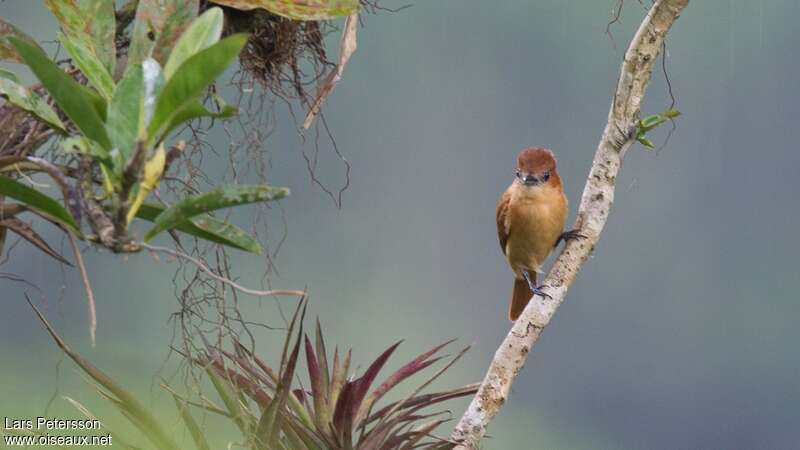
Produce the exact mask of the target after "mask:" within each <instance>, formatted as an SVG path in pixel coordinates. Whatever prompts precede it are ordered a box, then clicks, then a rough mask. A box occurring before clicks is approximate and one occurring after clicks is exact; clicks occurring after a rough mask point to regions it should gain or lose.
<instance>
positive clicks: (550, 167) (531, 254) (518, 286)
mask: <svg viewBox="0 0 800 450" xmlns="http://www.w3.org/2000/svg"><path fill="white" fill-rule="evenodd" d="M566 220H567V197H566V196H565V195H564V189H563V188H562V186H561V178H560V177H559V176H558V171H557V170H556V159H555V157H554V156H553V152H551V151H550V150H547V149H544V148H529V149H526V150H523V151H521V152H520V154H519V156H517V169H516V172H515V177H514V181H513V182H512V183H511V186H509V187H508V189H506V190H505V192H503V195H501V196H500V200H499V201H498V202H497V237H498V238H499V239H500V248H501V249H502V250H503V254H504V255H505V256H506V260H507V261H508V265H509V266H511V270H512V271H513V272H514V276H515V279H514V290H513V291H512V294H511V306H510V307H509V310H508V317H509V319H511V320H517V317H519V315H520V314H521V313H522V310H524V309H525V306H527V304H528V302H529V301H530V299H531V297H533V294H538V295H541V296H547V294H546V293H544V292H543V291H542V290H541V289H540V287H539V286H537V285H536V274H537V273H539V272H541V268H542V264H543V263H544V261H545V259H547V256H548V255H550V252H552V251H553V249H554V248H555V247H556V246H557V245H558V243H559V242H560V241H561V239H574V238H577V237H583V236H581V235H580V234H578V232H577V231H576V230H572V231H568V232H566V233H564V232H563V230H564V223H565V222H566Z"/></svg>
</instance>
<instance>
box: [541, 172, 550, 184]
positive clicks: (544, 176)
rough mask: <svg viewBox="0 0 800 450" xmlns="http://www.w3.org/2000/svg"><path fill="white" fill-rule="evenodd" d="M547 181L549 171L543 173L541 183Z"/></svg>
mask: <svg viewBox="0 0 800 450" xmlns="http://www.w3.org/2000/svg"><path fill="white" fill-rule="evenodd" d="M549 179H550V171H549V170H548V171H547V172H545V173H544V174H543V175H542V180H543V181H547V180H549Z"/></svg>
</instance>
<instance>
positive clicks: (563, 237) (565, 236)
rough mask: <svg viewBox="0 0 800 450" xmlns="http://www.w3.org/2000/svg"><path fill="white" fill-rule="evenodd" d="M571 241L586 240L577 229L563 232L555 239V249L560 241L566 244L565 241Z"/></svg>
mask: <svg viewBox="0 0 800 450" xmlns="http://www.w3.org/2000/svg"><path fill="white" fill-rule="evenodd" d="M573 239H586V236H585V235H583V234H581V230H579V229H578V230H569V231H565V232H563V233H561V234H560V235H559V236H558V239H556V245H555V247H558V244H560V243H561V241H564V242H566V241H571V240H573Z"/></svg>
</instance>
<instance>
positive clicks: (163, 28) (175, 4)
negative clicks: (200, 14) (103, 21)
mask: <svg viewBox="0 0 800 450" xmlns="http://www.w3.org/2000/svg"><path fill="white" fill-rule="evenodd" d="M197 10H198V0H139V5H138V6H137V8H136V22H134V24H133V34H132V37H131V45H130V49H129V52H128V62H129V63H132V64H138V63H141V62H143V61H144V60H145V59H147V58H151V57H152V58H153V59H155V60H156V61H158V62H159V63H161V64H164V63H165V62H166V61H167V55H169V53H170V50H171V49H172V47H173V46H174V45H175V42H176V41H177V40H178V38H179V37H180V36H181V34H183V30H185V29H186V27H188V26H189V24H190V23H191V22H192V20H193V19H194V18H195V17H196V16H197Z"/></svg>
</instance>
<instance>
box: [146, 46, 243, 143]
mask: <svg viewBox="0 0 800 450" xmlns="http://www.w3.org/2000/svg"><path fill="white" fill-rule="evenodd" d="M246 42H247V35H246V34H234V35H232V36H228V37H227V38H225V39H223V40H221V41H219V42H217V43H216V44H214V45H212V46H211V47H209V48H207V49H205V50H201V51H200V52H198V53H197V54H195V55H194V56H192V57H190V58H189V59H187V60H186V61H185V62H184V63H183V64H181V66H180V67H179V68H178V70H177V72H175V74H174V75H173V76H172V78H170V79H169V81H167V84H166V85H165V86H164V89H163V90H162V91H161V95H159V96H158V101H157V103H156V110H155V112H154V113H153V119H152V121H151V122H150V125H149V127H148V136H149V137H150V139H151V140H155V139H156V138H157V136H160V135H162V133H163V132H164V130H165V129H166V127H167V126H168V125H169V124H170V123H171V122H172V119H173V117H174V116H175V115H176V114H178V113H179V112H180V111H181V110H182V109H183V108H184V107H186V105H188V104H189V103H192V102H194V101H196V100H197V99H198V97H200V95H201V94H202V93H203V91H204V90H205V89H206V88H207V87H208V85H210V84H211V83H213V82H214V80H216V79H217V77H218V76H220V75H222V73H223V72H224V71H225V69H227V68H228V66H230V64H231V63H232V62H233V61H234V60H235V59H236V57H237V56H238V55H239V51H241V49H242V47H244V44H245V43H246Z"/></svg>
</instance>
